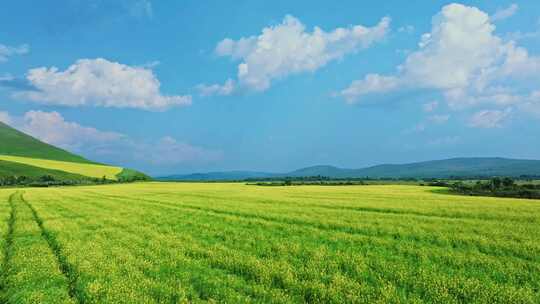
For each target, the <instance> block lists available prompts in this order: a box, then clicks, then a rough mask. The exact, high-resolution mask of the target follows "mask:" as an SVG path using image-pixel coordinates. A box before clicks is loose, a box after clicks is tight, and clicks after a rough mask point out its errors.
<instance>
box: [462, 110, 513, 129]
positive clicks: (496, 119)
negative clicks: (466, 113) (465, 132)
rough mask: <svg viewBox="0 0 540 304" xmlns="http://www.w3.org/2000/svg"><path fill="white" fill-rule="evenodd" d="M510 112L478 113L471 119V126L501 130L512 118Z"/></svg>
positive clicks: (489, 111)
mask: <svg viewBox="0 0 540 304" xmlns="http://www.w3.org/2000/svg"><path fill="white" fill-rule="evenodd" d="M510 112H511V111H510V110H505V111H500V110H483V111H479V112H476V113H475V114H474V115H473V116H472V117H471V118H470V119H469V126H470V127H473V128H483V129H492V128H500V127H502V125H503V123H504V122H505V121H506V120H507V119H508V117H509V116H510Z"/></svg>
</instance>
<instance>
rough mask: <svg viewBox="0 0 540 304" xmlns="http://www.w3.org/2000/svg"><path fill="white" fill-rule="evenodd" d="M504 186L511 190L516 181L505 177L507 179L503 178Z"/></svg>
mask: <svg viewBox="0 0 540 304" xmlns="http://www.w3.org/2000/svg"><path fill="white" fill-rule="evenodd" d="M502 185H503V186H504V187H505V188H510V187H512V186H514V180H513V179H511V178H510V177H505V178H503V180H502Z"/></svg>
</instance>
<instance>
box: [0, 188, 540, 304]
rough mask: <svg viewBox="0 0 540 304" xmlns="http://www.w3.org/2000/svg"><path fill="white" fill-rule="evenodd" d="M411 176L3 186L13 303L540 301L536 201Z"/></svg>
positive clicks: (1, 212)
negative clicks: (401, 180)
mask: <svg viewBox="0 0 540 304" xmlns="http://www.w3.org/2000/svg"><path fill="white" fill-rule="evenodd" d="M444 192H445V191H444V189H442V188H434V187H419V186H405V185H401V186H400V185H370V186H346V187H345V186H341V187H340V186H293V187H259V186H248V185H244V184H233V183H228V184H220V183H207V184H204V183H200V184H197V183H137V184H121V185H105V186H90V187H66V188H47V189H44V188H40V189H34V188H27V189H24V190H16V189H4V190H0V220H1V222H0V232H1V234H2V239H1V241H0V242H1V243H0V244H1V246H2V248H3V250H2V252H1V253H0V255H1V256H0V257H1V258H2V261H3V263H2V267H3V269H2V274H3V275H2V277H1V282H0V283H1V285H0V286H1V287H0V288H1V291H0V296H1V300H5V301H7V302H9V303H153V302H156V303H157V302H161V303H176V302H212V301H214V302H215V301H217V302H228V303H243V302H268V303H288V302H304V301H305V302H312V303H313V302H321V303H344V302H361V303H362V302H364V303H375V302H380V303H388V302H390V303H392V302H393V303H399V302H402V303H404V302H406V303H410V302H416V303H432V302H438V303H464V302H477V303H540V240H539V239H538V235H540V201H537V200H520V199H506V198H505V199H503V198H486V197H468V196H457V195H448V194H445V193H444Z"/></svg>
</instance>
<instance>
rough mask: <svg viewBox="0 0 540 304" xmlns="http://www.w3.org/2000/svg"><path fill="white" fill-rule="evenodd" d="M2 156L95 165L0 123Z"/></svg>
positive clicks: (0, 153)
mask: <svg viewBox="0 0 540 304" xmlns="http://www.w3.org/2000/svg"><path fill="white" fill-rule="evenodd" d="M0 143H1V144H0V155H12V156H25V157H32V158H40V159H51V160H60V161H68V162H77V163H87V164H93V163H94V162H91V161H89V160H87V159H85V158H83V157H81V156H79V155H75V154H73V153H70V152H68V151H66V150H63V149H60V148H57V147H55V146H52V145H49V144H46V143H44V142H42V141H39V140H37V139H35V138H33V137H32V136H30V135H27V134H25V133H23V132H20V131H17V130H15V129H13V128H11V127H9V126H8V125H6V124H4V123H2V122H0Z"/></svg>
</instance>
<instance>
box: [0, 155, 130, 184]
mask: <svg viewBox="0 0 540 304" xmlns="http://www.w3.org/2000/svg"><path fill="white" fill-rule="evenodd" d="M0 160H3V161H7V162H12V163H19V164H26V165H29V166H33V167H38V168H44V169H51V170H59V171H64V172H68V173H73V174H78V175H83V176H88V177H94V178H102V177H104V176H105V177H106V178H107V179H111V180H116V179H117V175H118V174H120V172H122V168H120V167H113V166H106V165H98V164H85V163H76V162H69V161H58V160H50V159H39V158H30V157H21V156H11V155H0Z"/></svg>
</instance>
